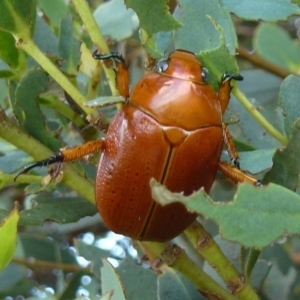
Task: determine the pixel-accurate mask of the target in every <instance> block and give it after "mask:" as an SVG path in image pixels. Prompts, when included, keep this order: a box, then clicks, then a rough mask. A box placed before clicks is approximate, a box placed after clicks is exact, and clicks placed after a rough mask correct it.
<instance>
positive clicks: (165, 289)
mask: <svg viewBox="0 0 300 300" xmlns="http://www.w3.org/2000/svg"><path fill="white" fill-rule="evenodd" d="M166 295H168V299H185V300H189V299H190V300H194V299H198V300H201V299H203V300H204V299H206V298H204V297H203V296H201V295H200V294H199V292H198V290H197V289H196V287H195V286H194V285H193V284H192V283H191V282H190V281H189V280H187V279H186V278H185V277H184V276H182V275H181V274H180V273H177V272H175V271H174V270H173V269H171V268H167V267H166V268H164V272H163V273H162V274H161V275H160V276H159V277H158V296H159V299H166Z"/></svg>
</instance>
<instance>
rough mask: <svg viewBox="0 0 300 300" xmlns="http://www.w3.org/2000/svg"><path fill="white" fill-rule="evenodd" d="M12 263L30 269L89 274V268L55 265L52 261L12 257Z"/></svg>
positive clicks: (63, 264)
mask: <svg viewBox="0 0 300 300" xmlns="http://www.w3.org/2000/svg"><path fill="white" fill-rule="evenodd" d="M12 262H14V263H17V264H21V265H24V266H26V267H28V268H31V269H36V268H38V269H41V268H42V269H51V270H53V269H59V270H63V271H65V272H78V271H86V272H87V273H88V274H91V270H90V268H82V267H81V266H79V265H76V264H65V263H56V262H52V261H44V260H39V259H28V258H21V257H14V258H13V259H12Z"/></svg>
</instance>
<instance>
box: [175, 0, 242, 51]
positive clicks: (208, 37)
mask: <svg viewBox="0 0 300 300" xmlns="http://www.w3.org/2000/svg"><path fill="white" fill-rule="evenodd" d="M179 4H180V8H178V9H177V11H176V12H175V16H177V17H178V20H179V21H180V22H182V24H183V26H182V27H181V28H179V29H178V30H177V32H176V33H175V39H176V40H175V48H179V49H186V50H189V51H192V52H195V53H198V52H201V51H205V50H208V49H213V48H217V47H218V46H219V44H220V31H219V30H218V29H217V27H218V26H219V27H220V28H222V31H223V32H224V33H223V34H224V36H225V40H226V42H225V44H226V48H227V51H229V52H230V53H231V54H234V53H235V49H236V48H237V38H236V33H235V30H234V26H233V23H232V19H231V16H230V14H229V13H228V11H227V10H225V9H224V8H222V7H221V6H220V5H219V1H217V0H210V1H206V0H179Z"/></svg>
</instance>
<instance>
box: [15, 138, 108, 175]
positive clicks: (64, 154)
mask: <svg viewBox="0 0 300 300" xmlns="http://www.w3.org/2000/svg"><path fill="white" fill-rule="evenodd" d="M103 142H104V140H101V139H98V140H94V141H90V142H87V143H85V144H82V145H79V146H76V147H74V148H65V149H61V150H59V151H58V152H56V153H55V154H54V155H53V156H50V157H48V158H46V159H44V160H41V161H38V162H35V163H32V164H30V165H28V166H26V167H25V168H24V169H23V170H22V171H20V172H19V173H18V174H17V175H16V176H15V178H14V181H15V180H16V179H17V178H18V177H19V176H20V175H22V174H25V173H27V172H28V171H30V170H32V169H33V168H36V167H46V166H48V165H51V164H55V163H59V164H62V163H63V162H67V161H73V160H77V159H81V158H83V157H84V156H86V155H89V154H92V153H95V152H97V151H100V150H101V149H102V147H103Z"/></svg>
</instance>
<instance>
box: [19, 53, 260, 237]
mask: <svg viewBox="0 0 300 300" xmlns="http://www.w3.org/2000/svg"><path fill="white" fill-rule="evenodd" d="M93 56H94V58H96V59H100V60H107V59H114V61H115V62H116V65H117V70H116V72H117V76H116V78H117V86H118V88H119V91H120V94H121V95H122V96H124V98H125V99H126V102H125V104H123V105H122V108H121V109H120V110H119V111H118V113H117V114H116V116H115V118H114V119H113V121H112V123H111V124H110V126H109V129H108V132H107V135H106V137H105V139H99V140H96V141H92V142H88V143H87V144H84V145H81V146H77V147H74V148H70V149H63V150H60V151H59V152H57V153H56V154H55V155H54V156H52V157H50V158H48V159H46V160H43V161H40V162H36V163H34V164H32V165H30V166H27V167H25V169H24V170H23V171H21V172H20V173H19V175H20V174H23V173H25V172H28V171H29V170H30V169H32V168H34V167H37V166H45V165H48V164H52V163H57V162H59V163H61V162H66V161H70V160H74V159H78V158H80V157H83V156H84V155H87V154H89V153H92V152H95V151H101V155H100V160H99V164H98V170H97V177H96V183H95V192H96V204H97V207H98V210H99V213H100V215H101V216H102V218H103V221H104V223H105V224H106V225H107V227H108V228H110V229H111V230H112V231H114V232H116V233H120V234H123V235H126V236H129V237H131V238H133V239H136V240H147V241H157V242H164V241H168V240H171V239H172V238H174V237H176V236H177V235H179V234H180V233H181V232H182V231H183V230H184V229H186V228H187V227H188V226H189V225H190V224H191V223H192V222H193V221H194V220H195V218H196V217H197V215H196V214H194V213H190V212H188V211H187V210H186V208H185V207H184V206H183V205H182V204H180V203H172V204H169V205H167V206H164V207H163V206H161V205H159V204H158V203H156V202H155V201H154V200H153V199H152V196H151V189H150V186H149V181H150V179H151V178H155V179H156V180H157V181H159V182H160V183H161V184H163V185H165V186H166V187H167V188H168V189H169V190H171V191H172V192H183V193H184V195H190V194H192V193H193V192H195V191H197V190H199V189H200V188H202V187H203V188H204V190H205V191H206V192H207V193H208V192H209V191H210V189H211V186H212V184H213V182H214V180H215V177H216V173H217V171H218V170H220V171H221V172H223V173H224V174H225V175H226V176H228V177H229V178H231V179H233V180H234V181H236V182H244V181H246V182H250V183H252V184H257V183H258V181H257V180H256V179H255V178H252V177H251V176H248V175H247V174H245V173H244V172H242V171H241V170H239V165H238V153H237V151H236V150H235V146H234V143H233V140H232V137H231V135H230V133H229V131H228V129H227V127H226V126H225V124H224V123H223V121H222V115H223V113H224V111H225V110H226V108H227V105H228V102H229V98H230V91H231V85H230V82H231V80H242V79H243V78H242V77H241V76H240V75H233V74H229V73H227V72H226V73H224V75H223V76H222V78H221V82H220V86H219V91H218V93H216V92H215V91H214V90H213V88H212V86H211V85H210V84H209V83H208V81H207V75H208V74H207V70H206V69H205V68H204V67H203V66H202V64H201V62H200V61H199V60H198V59H197V58H196V56H195V54H194V53H191V52H189V51H185V50H175V51H174V52H172V53H171V54H170V55H169V57H168V58H167V59H164V60H161V61H159V62H158V63H157V65H156V67H155V69H154V70H153V71H152V72H150V73H148V74H147V75H145V76H144V77H142V78H141V79H140V81H138V83H137V84H136V85H135V87H134V88H133V90H132V92H131V93H129V88H128V85H129V84H128V69H127V65H126V63H125V61H124V59H123V57H122V56H120V55H118V54H115V53H111V54H107V55H100V54H97V53H94V54H93ZM224 145H225V147H226V148H227V149H228V152H229V154H230V157H231V159H232V162H233V163H232V164H229V163H225V162H221V161H220V156H221V152H222V149H223V146H224Z"/></svg>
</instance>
